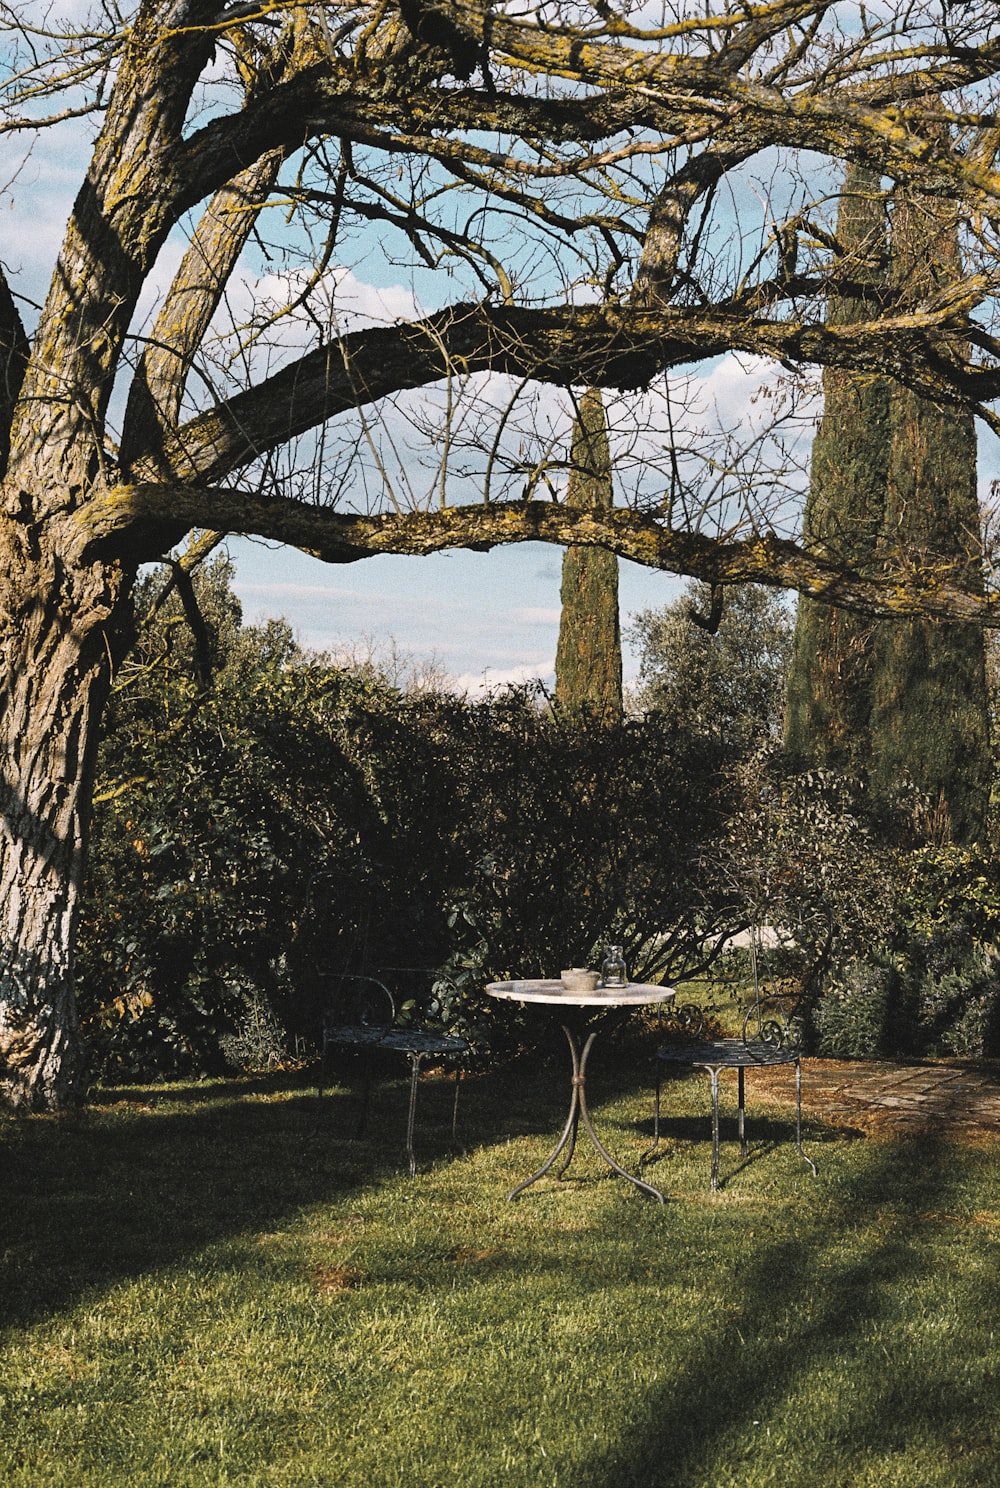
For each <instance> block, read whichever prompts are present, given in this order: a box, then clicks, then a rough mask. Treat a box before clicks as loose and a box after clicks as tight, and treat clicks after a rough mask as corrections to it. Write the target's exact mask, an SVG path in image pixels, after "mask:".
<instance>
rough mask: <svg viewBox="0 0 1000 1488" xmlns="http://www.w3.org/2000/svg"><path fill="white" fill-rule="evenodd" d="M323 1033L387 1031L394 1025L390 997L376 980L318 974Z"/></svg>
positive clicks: (394, 1018) (394, 1009) (339, 973)
mask: <svg viewBox="0 0 1000 1488" xmlns="http://www.w3.org/2000/svg"><path fill="white" fill-rule="evenodd" d="M318 980H319V982H320V985H321V987H322V988H323V1029H324V1032H326V1031H327V1030H328V1029H331V1028H348V1027H359V1028H391V1027H392V1026H393V1024H394V1023H395V1021H396V1003H395V1001H394V999H393V995H392V993H391V992H390V991H389V988H388V987H387V986H386V985H385V983H384V982H381V981H379V979H378V977H373V976H362V975H360V974H357V975H356V974H354V973H353V972H339V971H335V972H320V973H319V976H318Z"/></svg>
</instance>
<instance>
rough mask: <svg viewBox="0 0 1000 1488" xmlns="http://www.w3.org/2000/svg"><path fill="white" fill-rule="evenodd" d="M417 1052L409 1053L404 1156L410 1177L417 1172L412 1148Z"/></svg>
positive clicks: (417, 1065) (417, 1063) (415, 1101)
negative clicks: (407, 1162) (408, 1106)
mask: <svg viewBox="0 0 1000 1488" xmlns="http://www.w3.org/2000/svg"><path fill="white" fill-rule="evenodd" d="M420 1059H421V1056H420V1055H419V1054H411V1055H410V1109H409V1111H408V1112H407V1116H406V1156H407V1158H408V1159H409V1163H410V1177H411V1178H415V1177H416V1174H417V1157H416V1153H415V1152H414V1150H413V1123H414V1120H415V1118H416V1114H417V1084H418V1081H419V1079H420Z"/></svg>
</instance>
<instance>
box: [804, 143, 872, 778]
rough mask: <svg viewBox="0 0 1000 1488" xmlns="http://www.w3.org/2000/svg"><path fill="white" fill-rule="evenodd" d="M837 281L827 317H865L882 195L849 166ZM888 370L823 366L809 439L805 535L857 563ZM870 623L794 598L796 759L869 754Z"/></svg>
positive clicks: (867, 530) (850, 767) (825, 761)
mask: <svg viewBox="0 0 1000 1488" xmlns="http://www.w3.org/2000/svg"><path fill="white" fill-rule="evenodd" d="M837 248H838V263H837V269H836V281H835V284H836V288H835V292H834V293H833V294H831V296H830V299H829V302H828V305H827V320H828V321H829V322H831V323H834V324H837V325H849V324H852V323H857V322H858V321H863V320H866V319H867V318H868V317H869V316H870V315H871V314H872V312H873V308H874V306H875V305H876V304H877V300H878V294H879V289H880V287H881V286H882V285H883V284H884V281H885V272H886V254H887V242H886V211H885V197H884V195H883V193H882V191H881V189H880V185H879V178H878V176H876V175H874V174H873V173H872V172H871V171H868V170H865V169H864V168H862V167H860V166H856V165H851V166H849V167H848V169H847V175H846V178H845V181H844V188H843V194H842V195H841V198H840V206H839V209H838V214H837ZM889 405H890V383H889V380H888V378H884V377H874V376H865V375H862V374H859V373H856V372H845V371H843V370H841V369H840V368H837V367H828V368H826V369H825V371H824V373H823V414H822V417H821V419H820V423H819V426H818V428H817V430H816V434H815V436H814V438H813V447H812V467H811V473H810V485H809V494H808V497H807V499H806V507H805V514H804V518H803V533H804V536H805V538H806V539H807V541H808V542H809V543H810V544H811V545H812V546H813V547H815V548H816V549H818V550H819V551H821V552H823V553H825V554H827V555H829V556H831V557H839V558H841V559H843V560H845V561H847V562H857V561H859V560H862V559H863V558H864V557H865V556H867V557H869V558H870V556H871V551H872V548H873V546H874V544H875V542H876V540H877V537H878V534H879V532H880V530H881V527H882V521H883V515H884V510H885V489H886V480H887V478H888V464H889ZM873 630H874V626H873V623H872V621H870V620H868V619H866V618H865V617H864V616H863V615H855V614H852V613H850V612H849V611H847V610H840V609H835V608H834V607H833V606H831V605H824V604H820V603H818V602H817V601H815V600H812V599H808V598H806V597H805V596H802V597H801V598H800V599H799V602H798V608H797V612H796V619H795V639H794V643H793V651H792V664H791V669H790V672H789V678H788V693H787V702H786V711H785V743H786V746H787V748H788V750H789V752H790V754H791V755H792V756H793V757H794V758H795V759H797V760H798V761H799V762H800V763H801V764H802V765H803V766H809V767H814V768H815V767H819V768H830V769H837V770H842V771H844V772H845V773H846V774H850V775H858V774H862V773H863V772H864V771H866V770H867V767H868V764H869V756H870V739H869V723H870V717H871V709H872V687H873V677H872V633H873Z"/></svg>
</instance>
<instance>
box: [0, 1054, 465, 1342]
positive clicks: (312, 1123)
mask: <svg viewBox="0 0 1000 1488" xmlns="http://www.w3.org/2000/svg"><path fill="white" fill-rule="evenodd" d="M441 1083H442V1084H444V1082H441ZM425 1094H427V1095H431V1096H434V1097H437V1096H438V1095H439V1094H440V1095H442V1096H443V1094H444V1092H443V1091H442V1092H438V1091H436V1090H435V1091H428V1092H425ZM248 1096H249V1097H250V1098H248ZM269 1097H270V1098H269ZM405 1098H406V1097H405V1091H404V1090H403V1088H402V1086H401V1085H400V1084H399V1082H394V1083H393V1085H392V1086H391V1087H387V1089H386V1090H385V1093H384V1101H383V1105H382V1108H381V1110H380V1113H379V1114H380V1120H379V1122H378V1130H377V1133H376V1136H375V1138H374V1139H373V1140H371V1141H367V1140H366V1141H363V1142H355V1141H353V1140H352V1139H351V1138H352V1135H353V1132H354V1126H355V1121H356V1115H357V1106H356V1099H355V1097H354V1095H353V1094H351V1093H345V1091H344V1090H340V1089H338V1090H336V1091H334V1092H330V1093H328V1094H327V1095H325V1096H324V1098H323V1106H322V1110H320V1108H319V1106H318V1104H317V1100H316V1095H315V1091H314V1090H312V1091H310V1090H308V1089H303V1088H301V1081H300V1080H296V1079H295V1078H293V1080H292V1082H291V1087H290V1088H289V1082H288V1080H285V1081H284V1082H283V1081H282V1080H280V1079H279V1078H277V1077H275V1078H271V1077H268V1078H266V1079H265V1080H264V1081H263V1082H261V1083H260V1084H258V1082H242V1081H234V1082H232V1083H231V1084H227V1083H220V1084H219V1085H213V1086H210V1087H207V1088H206V1087H205V1086H203V1085H200V1084H194V1085H191V1086H187V1087H184V1086H180V1087H178V1086H171V1087H164V1086H150V1087H133V1088H130V1089H129V1090H127V1091H126V1090H121V1089H119V1090H116V1091H114V1092H112V1093H109V1099H108V1102H107V1103H106V1104H105V1103H104V1101H103V1099H101V1102H100V1104H99V1105H94V1106H91V1107H87V1108H84V1109H83V1110H82V1111H79V1112H73V1113H69V1114H67V1115H64V1116H60V1117H27V1118H18V1119H7V1120H5V1121H4V1122H3V1123H2V1124H0V1158H2V1162H3V1169H4V1171H3V1177H2V1183H3V1191H4V1207H5V1210H6V1216H5V1220H4V1225H3V1239H2V1245H0V1326H26V1325H28V1324H31V1323H33V1322H36V1321H39V1320H40V1319H42V1318H44V1317H46V1316H48V1315H51V1314H53V1313H55V1312H58V1311H61V1310H63V1309H65V1308H67V1307H70V1306H72V1305H73V1304H74V1303H75V1302H77V1301H78V1300H79V1299H80V1298H81V1297H83V1296H86V1295H88V1294H92V1293H96V1292H97V1291H99V1290H102V1289H105V1288H107V1287H109V1286H113V1285H115V1284H117V1283H119V1282H122V1281H125V1280H128V1279H130V1278H133V1277H136V1276H139V1275H141V1274H143V1273H145V1272H148V1271H150V1270H152V1269H154V1268H157V1267H162V1266H168V1265H170V1264H172V1263H176V1262H180V1261H182V1260H183V1259H184V1258H186V1257H189V1256H190V1255H192V1254H196V1253H197V1252H199V1251H200V1250H202V1249H204V1248H205V1247H207V1246H211V1245H212V1244H216V1243H218V1242H221V1241H225V1240H227V1239H229V1238H232V1237H234V1236H236V1235H239V1234H240V1233H242V1232H245V1231H251V1232H252V1231H257V1230H268V1229H274V1228H276V1227H277V1226H279V1225H280V1224H281V1223H282V1222H283V1221H287V1220H288V1219H290V1218H291V1217H293V1216H294V1215H295V1214H296V1213H298V1212H299V1211H301V1210H302V1209H304V1208H307V1207H309V1206H310V1205H313V1204H319V1203H328V1202H331V1201H336V1199H337V1198H338V1197H339V1196H341V1195H344V1194H347V1193H350V1192H351V1191H353V1190H357V1189H358V1188H359V1187H361V1186H364V1185H374V1184H377V1183H379V1182H383V1181H391V1180H392V1179H394V1178H395V1177H396V1176H397V1174H398V1172H399V1170H400V1163H401V1161H405V1158H404V1157H403V1152H402V1149H403V1142H404V1131H405ZM432 1104H433V1106H434V1107H435V1108H436V1106H437V1105H438V1104H439V1102H438V1101H437V1100H435V1101H433V1102H428V1101H425V1105H428V1106H430V1105H432ZM440 1104H441V1105H442V1111H443V1105H444V1103H443V1101H442V1102H440ZM431 1135H433V1142H431V1140H430V1136H431ZM444 1148H445V1143H444V1141H443V1140H439V1134H437V1133H436V1132H435V1133H433V1134H429V1139H428V1147H427V1153H428V1155H438V1154H439V1151H440V1150H444Z"/></svg>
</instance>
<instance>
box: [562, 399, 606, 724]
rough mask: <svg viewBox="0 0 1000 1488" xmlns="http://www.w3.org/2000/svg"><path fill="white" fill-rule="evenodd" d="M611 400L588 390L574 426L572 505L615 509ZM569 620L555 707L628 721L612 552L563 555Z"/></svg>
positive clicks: (585, 549)
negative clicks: (607, 414)
mask: <svg viewBox="0 0 1000 1488" xmlns="http://www.w3.org/2000/svg"><path fill="white" fill-rule="evenodd" d="M613 501H614V492H613V488H612V483H611V450H610V446H609V444H608V428H607V421H606V419H605V416H604V399H603V398H602V396H601V391H600V389H599V388H588V390H587V391H586V392H585V393H584V395H583V397H582V398H581V399H580V407H579V409H578V411H577V415H576V418H575V419H574V421H573V442H572V448H571V452H570V474H569V490H568V492H567V494H566V502H567V505H569V506H573V507H578V508H580V509H591V508H607V507H610V506H611V505H612V504H613ZM559 597H560V599H561V600H562V614H561V616H560V620H559V643H558V647H557V649H556V691H555V698H556V706H557V707H559V708H561V709H564V710H565V709H581V708H586V709H589V710H592V711H593V712H595V713H597V714H599V715H600V716H601V717H602V718H604V719H605V720H606V721H607V722H609V723H612V722H617V721H618V719H620V718H621V716H622V644H621V622H620V619H619V614H618V559H617V557H616V556H615V554H614V553H612V552H610V551H609V550H608V549H607V548H597V547H591V546H584V545H583V544H581V543H574V544H573V545H572V546H570V547H568V548H567V549H566V551H565V553H564V554H563V566H562V587H561V589H560V591H559Z"/></svg>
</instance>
